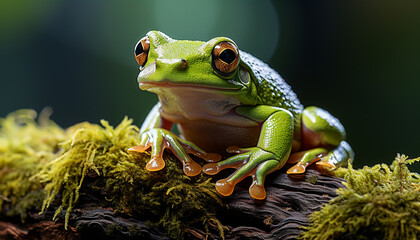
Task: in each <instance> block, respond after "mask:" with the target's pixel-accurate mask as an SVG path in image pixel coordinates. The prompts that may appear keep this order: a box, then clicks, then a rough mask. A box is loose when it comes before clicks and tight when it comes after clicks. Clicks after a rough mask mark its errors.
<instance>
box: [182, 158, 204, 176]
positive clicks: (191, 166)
mask: <svg viewBox="0 0 420 240" xmlns="http://www.w3.org/2000/svg"><path fill="white" fill-rule="evenodd" d="M183 170H184V173H185V174H186V175H187V176H190V177H194V176H197V175H198V174H200V172H201V166H200V165H199V164H198V163H196V162H194V161H190V162H187V163H185V164H184V168H183Z"/></svg>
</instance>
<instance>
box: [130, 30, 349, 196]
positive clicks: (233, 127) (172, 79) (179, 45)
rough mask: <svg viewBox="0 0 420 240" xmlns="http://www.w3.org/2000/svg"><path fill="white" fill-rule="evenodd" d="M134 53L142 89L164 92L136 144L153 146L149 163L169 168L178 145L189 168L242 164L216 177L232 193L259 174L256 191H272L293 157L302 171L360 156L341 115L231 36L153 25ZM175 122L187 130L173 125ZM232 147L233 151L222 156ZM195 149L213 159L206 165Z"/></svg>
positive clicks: (191, 171) (191, 172) (252, 190)
mask: <svg viewBox="0 0 420 240" xmlns="http://www.w3.org/2000/svg"><path fill="white" fill-rule="evenodd" d="M134 55H135V59H136V61H137V63H138V64H139V65H140V73H139V75H138V83H139V87H140V89H142V90H147V91H150V92H153V93H156V94H157V96H158V98H159V102H158V103H157V104H156V105H155V106H154V107H153V109H152V110H151V111H150V113H149V115H148V116H147V118H146V120H145V122H144V123H143V125H142V127H141V129H140V133H141V143H140V145H139V146H135V147H132V148H130V149H129V151H131V152H144V151H146V150H148V149H149V148H151V158H150V161H148V163H147V164H146V169H147V170H149V171H159V170H161V169H163V168H164V166H165V162H164V160H163V157H162V155H163V152H164V150H165V149H170V150H171V151H172V152H173V153H174V155H175V156H176V157H177V158H178V159H179V160H180V161H181V162H182V164H183V171H184V173H185V174H186V175H188V176H196V175H198V174H200V173H201V172H204V173H206V174H209V175H214V174H217V173H218V172H220V171H222V170H223V169H226V168H233V169H236V170H235V171H234V172H233V173H232V174H231V175H230V176H229V177H227V178H225V179H220V180H218V181H217V182H216V190H217V192H218V193H220V194H221V195H223V196H229V195H231V194H232V193H233V191H234V188H235V185H236V184H237V183H238V182H240V181H242V180H243V179H244V178H246V177H248V176H251V177H252V184H251V186H250V187H249V194H250V195H251V196H252V197H253V198H255V199H265V198H266V195H267V194H266V190H265V188H264V181H265V178H266V176H267V175H268V174H269V173H272V172H273V171H276V170H278V169H281V168H282V167H284V166H285V164H286V163H288V164H293V166H292V165H289V166H291V167H290V168H289V169H288V170H287V173H288V174H302V173H304V172H305V170H306V168H307V167H308V166H309V165H310V164H312V163H316V165H317V166H318V167H320V168H325V169H334V168H336V167H338V166H345V165H346V164H347V163H348V161H352V160H353V159H354V153H353V150H352V149H351V147H350V145H349V144H348V143H347V142H346V141H345V138H346V133H345V130H344V127H343V126H342V124H341V123H340V122H339V120H338V119H337V118H335V117H334V116H332V115H331V114H330V113H328V112H327V111H325V110H323V109H321V108H318V107H314V106H312V107H306V108H304V107H303V106H302V104H301V103H300V101H299V99H298V98H297V96H296V94H295V93H294V92H293V91H292V89H291V88H290V86H289V85H288V84H287V83H286V82H285V81H284V80H283V79H282V78H281V77H280V75H279V74H278V73H277V72H276V71H275V70H273V69H271V68H270V67H269V66H268V65H267V64H265V63H263V62H262V61H261V60H259V59H257V58H255V57H253V56H252V55H250V54H248V53H246V52H244V51H241V50H239V48H238V46H237V44H236V43H235V42H234V41H232V40H231V39H229V38H227V37H216V38H213V39H211V40H209V41H207V42H202V41H189V40H175V39H172V38H170V37H168V36H167V35H165V34H164V33H162V32H159V31H150V32H148V33H147V35H146V36H145V37H143V38H142V39H141V40H140V41H139V42H138V43H137V45H136V46H135V49H134ZM173 124H176V125H177V127H178V130H179V133H180V134H179V135H177V134H175V133H174V132H172V131H171V129H172V126H173ZM226 151H227V152H228V153H230V155H229V157H227V158H226V159H224V160H222V156H223V155H226ZM190 154H191V155H195V156H197V157H199V158H202V159H204V160H205V161H207V162H208V163H207V164H205V165H204V166H203V167H201V165H199V164H198V163H197V162H195V161H194V160H193V159H192V158H191V156H190Z"/></svg>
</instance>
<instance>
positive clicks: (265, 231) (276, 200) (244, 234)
mask: <svg viewBox="0 0 420 240" xmlns="http://www.w3.org/2000/svg"><path fill="white" fill-rule="evenodd" d="M341 181H342V179H339V178H335V177H331V176H328V175H322V174H320V173H319V172H318V171H316V170H313V169H309V170H308V171H307V173H306V174H305V175H295V176H291V175H287V174H286V173H284V172H282V171H278V172H275V173H272V174H271V175H270V176H269V177H268V178H267V181H266V189H267V199H265V200H264V201H257V200H254V199H252V198H251V197H250V196H249V194H248V190H247V188H248V186H249V182H244V183H242V184H240V185H238V186H237V187H236V190H235V192H234V193H233V194H232V196H230V197H227V198H224V202H225V203H226V204H227V205H228V206H229V208H228V209H224V210H222V211H220V212H219V213H218V215H217V217H218V219H220V220H221V222H222V224H223V225H225V226H226V227H228V229H229V230H228V231H226V232H225V238H226V239H296V238H297V236H298V235H299V234H300V233H301V231H302V229H301V227H302V226H306V225H307V224H308V215H309V214H311V213H312V212H313V211H315V210H318V209H319V208H320V207H321V206H322V204H324V203H327V202H328V201H329V200H330V199H332V198H333V197H335V196H336V193H335V190H336V189H337V188H340V187H343V185H342V184H341ZM95 199H97V196H93V197H89V198H85V199H81V201H80V202H79V204H78V205H77V206H76V208H75V209H73V211H72V213H71V216H70V223H69V228H68V230H65V229H64V224H63V223H62V219H63V218H62V217H63V216H61V217H60V218H59V220H58V221H56V222H54V221H51V219H52V214H53V208H51V210H49V212H47V213H46V214H44V215H42V216H39V215H38V214H35V213H33V214H30V217H29V218H28V220H27V223H26V224H21V223H19V221H18V219H8V218H4V217H0V239H169V238H168V237H167V236H166V235H165V234H164V232H163V231H162V230H159V229H156V228H154V227H151V226H150V225H148V224H146V222H147V220H148V219H147V217H142V218H141V219H140V218H135V217H133V216H132V217H129V216H124V215H120V214H117V213H115V212H114V211H113V210H112V209H111V208H103V207H98V205H99V202H97V201H95ZM185 231H186V232H187V233H186V235H185V238H186V239H200V238H201V239H205V237H206V235H205V233H204V232H203V230H200V229H194V228H188V229H185ZM214 233H216V232H214ZM210 238H216V239H217V238H220V237H219V236H217V235H216V234H215V235H212V236H210Z"/></svg>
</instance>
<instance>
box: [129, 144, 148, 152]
mask: <svg viewBox="0 0 420 240" xmlns="http://www.w3.org/2000/svg"><path fill="white" fill-rule="evenodd" d="M149 147H150V144H147V145H144V146H143V145H139V146H134V147H131V148H129V149H127V151H128V152H139V153H142V152H145V151H146V150H147V149H149Z"/></svg>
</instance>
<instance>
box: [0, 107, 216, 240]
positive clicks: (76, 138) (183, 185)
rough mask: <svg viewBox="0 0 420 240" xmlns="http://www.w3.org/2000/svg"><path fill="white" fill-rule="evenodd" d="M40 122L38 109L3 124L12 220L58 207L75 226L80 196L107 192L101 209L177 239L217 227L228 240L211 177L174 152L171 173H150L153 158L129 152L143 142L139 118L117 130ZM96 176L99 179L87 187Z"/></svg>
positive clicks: (0, 162)
mask: <svg viewBox="0 0 420 240" xmlns="http://www.w3.org/2000/svg"><path fill="white" fill-rule="evenodd" d="M34 118H35V115H34V112H33V111H19V112H16V113H13V114H11V115H9V116H8V117H6V118H5V119H2V120H1V122H0V126H1V131H0V134H1V135H0V136H1V138H0V141H1V142H0V171H2V173H3V174H1V175H0V176H1V177H0V196H1V199H0V204H1V203H3V202H4V201H7V202H8V203H10V204H11V205H12V206H13V207H12V211H8V214H9V215H16V214H19V215H21V217H22V219H24V218H25V217H26V212H27V210H29V209H38V211H39V210H40V211H41V212H45V210H46V209H47V208H49V207H54V208H55V215H54V218H56V217H57V216H60V215H59V214H60V213H61V212H64V213H65V217H64V221H65V226H66V227H67V225H68V222H69V217H70V213H71V211H72V209H73V208H74V207H75V206H77V203H78V200H79V199H80V194H81V193H89V192H95V191H96V192H97V191H98V189H103V190H104V191H106V198H105V199H104V201H103V202H102V203H101V204H104V205H107V206H111V207H112V208H113V209H114V210H115V211H118V212H120V213H123V214H128V215H131V216H147V219H150V224H152V225H154V226H157V227H159V228H161V229H162V230H163V231H165V232H166V233H167V234H168V235H169V236H170V237H173V238H182V237H183V235H184V229H187V228H188V227H193V226H194V227H198V228H200V229H203V230H204V231H206V230H207V232H209V231H210V230H209V226H216V228H217V229H218V230H219V233H220V235H221V236H223V232H224V227H223V226H222V225H221V223H220V222H219V220H218V219H217V218H216V217H215V213H216V210H217V209H218V208H220V207H222V206H223V204H222V202H221V200H220V198H219V197H218V196H217V194H216V191H215V188H214V184H213V183H211V182H210V179H209V178H208V177H206V176H203V175H199V176H198V177H194V178H190V177H187V176H185V175H184V174H183V172H182V166H181V165H180V163H179V161H178V160H176V159H174V157H173V156H172V155H171V154H166V164H167V166H166V167H165V169H164V170H162V171H159V172H149V171H147V170H145V164H146V162H147V160H148V159H149V158H150V155H149V154H147V153H145V154H135V155H132V154H128V153H127V152H126V150H127V149H128V148H129V147H132V146H135V145H137V144H138V142H139V134H138V128H137V127H136V126H134V125H132V120H129V119H128V118H124V119H123V121H122V122H121V123H120V124H119V125H118V126H117V127H115V128H113V127H112V126H110V125H109V123H108V122H107V121H104V120H102V121H101V125H96V124H90V123H80V124H77V125H74V126H72V127H70V128H69V129H67V130H63V129H61V128H60V127H58V126H57V125H55V124H54V123H53V122H52V121H50V120H48V119H47V118H45V117H40V118H39V122H38V123H37V122H36V121H35V120H34ZM40 122H42V124H41V123H40ZM89 176H96V177H94V178H95V179H96V180H95V181H94V182H93V183H89V184H86V178H89ZM82 190H83V191H82ZM42 199H43V203H42V207H41V204H40V202H42ZM57 200H58V201H59V202H58V204H57Z"/></svg>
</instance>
